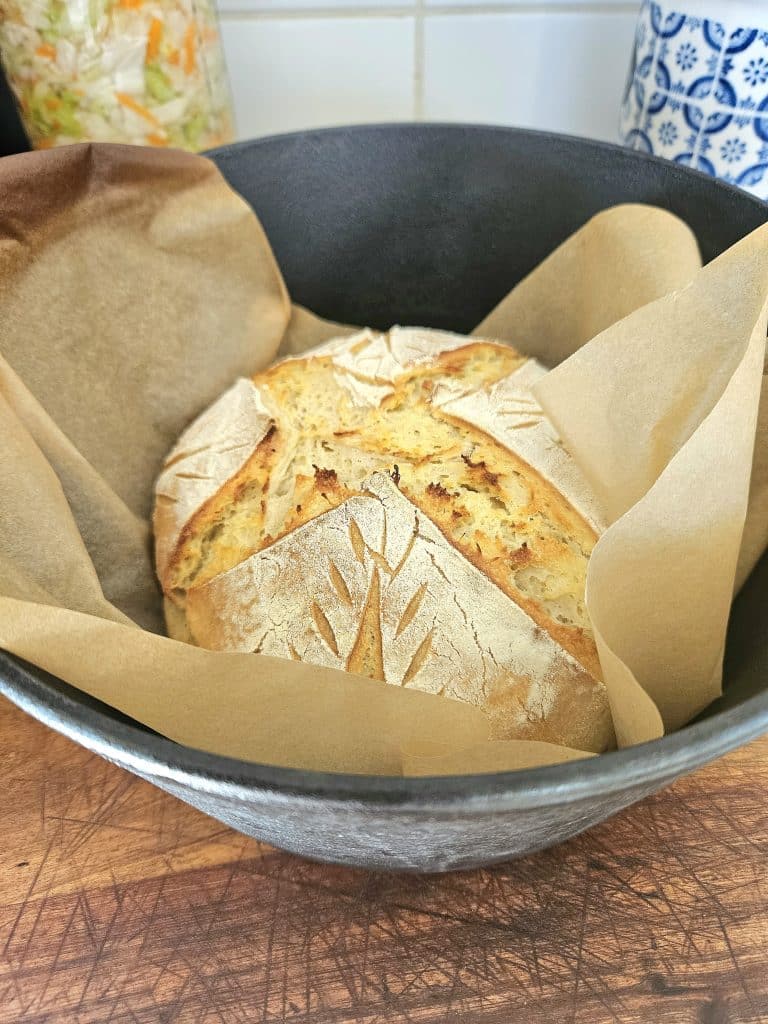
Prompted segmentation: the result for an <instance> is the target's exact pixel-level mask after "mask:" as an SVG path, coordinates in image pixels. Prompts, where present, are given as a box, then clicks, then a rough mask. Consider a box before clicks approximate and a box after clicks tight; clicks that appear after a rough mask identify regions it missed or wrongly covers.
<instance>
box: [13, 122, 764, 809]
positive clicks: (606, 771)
mask: <svg viewBox="0 0 768 1024" xmlns="http://www.w3.org/2000/svg"><path fill="white" fill-rule="evenodd" d="M371 131H375V132H381V131H383V132H385V133H386V132H396V133H402V132H408V133H412V134H414V135H428V134H432V133H434V132H436V131H441V132H443V131H447V132H449V133H451V134H454V133H455V134H461V133H467V132H469V133H472V134H475V133H478V134H484V135H491V134H496V133H502V134H510V135H515V136H519V137H525V136H532V137H536V138H539V139H556V140H559V141H562V142H564V143H566V144H568V143H574V144H576V145H578V146H581V147H589V148H593V149H596V150H602V151H607V152H610V153H612V154H613V155H614V156H616V155H621V157H622V158H623V159H625V160H628V161H631V162H636V161H638V160H640V161H650V162H653V163H657V164H663V165H665V166H669V162H668V161H666V160H663V159H662V158H660V157H656V156H653V155H651V154H647V153H642V152H638V151H636V150H628V149H626V148H625V147H623V146H620V145H617V144H614V143H609V142H603V141H600V140H594V139H584V138H581V137H578V136H573V135H565V134H561V133H558V132H547V131H534V130H532V129H521V128H512V127H505V126H501V125H483V124H463V123H460V122H402V123H400V122H391V123H377V124H360V125H351V126H341V127H333V128H318V129H309V130H303V131H295V132H287V133H282V134H273V135H268V136H264V137H261V138H258V139H247V140H243V141H241V142H236V143H233V144H231V145H229V146H223V147H219V148H217V149H214V150H210V151H209V152H208V153H206V156H209V157H211V158H213V159H214V160H215V161H217V162H218V161H220V160H221V161H224V162H225V161H226V158H227V156H228V155H229V154H231V153H234V152H237V151H241V150H244V149H251V148H258V147H260V146H265V145H269V144H273V143H274V142H276V141H290V140H298V139H301V140H303V141H311V139H312V138H313V137H316V136H329V135H330V136H332V135H334V134H335V135H339V136H348V135H349V134H352V133H354V134H364V133H367V132H371ZM677 171H678V173H683V174H685V175H693V176H694V177H696V178H699V179H702V180H706V181H707V182H708V187H710V188H716V189H723V190H726V191H728V192H730V193H732V194H734V195H736V196H738V199H739V201H740V202H745V201H746V202H750V203H752V204H754V205H756V206H757V207H758V208H759V209H760V210H761V211H762V212H763V213H764V214H765V217H766V219H767V220H768V204H766V203H763V202H762V201H761V200H759V199H757V198H756V197H754V196H750V195H749V194H748V193H745V192H743V191H742V190H740V189H737V188H736V187H735V186H731V185H729V184H728V183H726V182H722V181H719V180H717V179H713V178H711V177H709V176H708V175H706V174H704V173H702V172H700V171H697V170H695V169H693V168H689V167H684V166H679V165H678V167H677ZM52 678H53V677H51V676H49V675H48V674H47V673H45V672H43V671H42V670H40V669H38V668H36V667H35V666H33V665H30V664H28V663H26V662H24V661H22V660H21V659H19V658H16V657H15V656H13V655H10V654H8V653H7V652H5V651H1V650H0V693H1V694H3V695H4V696H5V697H7V698H8V699H9V700H11V701H12V702H13V703H14V704H16V705H17V706H18V707H19V708H21V709H22V710H23V711H25V712H27V713H28V714H30V715H31V716H32V717H33V718H36V719H37V720H38V721H40V722H42V723H43V724H45V725H47V726H49V727H51V728H53V729H54V730H55V731H57V732H60V733H62V734H63V735H64V736H66V737H68V738H69V739H72V740H74V741H76V742H78V743H80V744H81V745H83V746H85V747H87V748H88V749H90V750H92V751H93V752H95V753H97V754H100V755H101V756H103V757H105V758H107V759H108V760H110V761H113V762H116V763H118V764H119V765H121V766H123V767H125V768H128V769H130V770H132V771H133V772H135V773H137V774H139V775H143V776H145V777H146V776H149V777H151V778H152V780H153V781H156V782H158V783H159V784H161V785H162V783H163V782H164V781H166V782H167V783H168V785H169V786H173V785H174V784H175V785H180V786H182V787H184V788H189V789H193V790H196V791H198V792H209V793H214V794H217V795H225V794H226V795H228V796H231V797H232V798H234V799H241V800H246V801H247V800H249V799H251V798H252V797H253V795H254V794H255V793H258V794H259V795H260V796H262V797H263V798H265V799H269V800H270V801H271V802H272V803H279V802H286V801H290V802H295V801H297V800H304V801H308V802H322V803H323V804H328V803H329V802H330V803H336V804H347V805H349V804H355V805H358V806H368V807H374V806H378V807H381V808H382V809H384V808H386V807H389V808H392V809H394V808H397V810H398V811H399V812H408V811H409V810H410V811H412V812H414V813H423V812H424V810H425V809H428V808H429V809H431V810H434V811H436V812H438V813H440V812H443V813H450V812H451V811H452V810H457V809H461V810H462V811H465V812H466V811H468V810H469V809H470V808H471V807H474V808H475V809H476V810H483V809H485V810H487V811H497V810H503V809H507V808H508V809H522V808H526V807H535V806H540V805H542V804H544V803H546V804H549V805H551V804H562V803H569V802H572V801H578V800H579V799H583V798H586V797H594V796H596V795H598V794H601V793H613V792H617V791H622V790H629V789H632V788H633V787H637V786H643V785H644V786H646V787H647V788H648V789H651V788H656V787H657V786H660V785H662V784H663V783H664V782H666V781H669V780H671V779H673V778H674V777H676V776H678V775H680V774H683V773H685V772H688V771H692V770H693V769H695V768H697V767H699V766H700V765H703V764H705V763H707V762H708V761H711V760H714V759H715V758H717V757H720V756H721V755H723V754H725V753H727V752H728V751H730V750H733V749H735V748H736V747H738V746H741V745H743V744H746V743H748V742H749V741H751V740H753V739H755V738H757V737H758V736H760V735H761V734H762V733H765V732H768V690H766V691H765V692H762V693H759V694H756V695H753V696H751V697H748V698H747V699H746V700H744V701H743V702H742V703H740V704H739V705H737V706H736V707H733V708H729V709H726V710H723V711H718V712H715V713H714V714H713V715H712V716H711V717H709V718H707V719H705V720H703V721H699V722H696V723H694V724H692V725H688V726H685V727H683V728H682V729H679V730H678V731H676V732H674V733H671V734H669V735H667V736H664V737H662V738H660V739H657V740H652V741H649V742H647V743H642V744H638V745H636V746H633V747H627V748H625V749H623V750H618V751H612V752H610V753H607V754H602V755H600V756H597V757H588V758H584V759H582V760H578V761H570V762H565V763H561V764H555V765H547V766H544V767H539V768H527V769H520V770H516V771H505V772H492V773H491V772H489V773H483V774H473V775H439V776H422V777H400V776H384V775H381V776H379V775H359V774H351V773H336V772H319V771H313V770H308V769H299V768H287V767H279V766H275V765H266V764H260V763H257V762H250V761H244V760H240V759H238V758H232V757H227V756H224V755H220V754H211V753H207V752H205V751H202V750H197V749H195V748H192V747H187V746H183V745H181V744H177V743H175V742H174V741H172V740H168V739H166V738H164V737H162V736H159V735H157V734H155V733H152V732H150V731H147V730H146V729H145V728H143V727H142V726H140V725H138V724H132V723H130V722H123V721H119V720H117V719H115V718H113V717H112V716H111V715H110V714H108V713H107V712H106V711H102V710H101V709H100V708H98V707H92V706H89V705H88V704H87V703H86V702H85V701H84V700H83V699H82V698H81V697H78V696H77V693H78V691H77V689H76V688H75V687H71V686H68V685H67V684H64V685H65V687H66V689H65V690H61V689H60V688H59V687H58V686H57V685H54V684H53V683H51V682H49V681H48V680H49V679H52ZM59 682H61V681H59Z"/></svg>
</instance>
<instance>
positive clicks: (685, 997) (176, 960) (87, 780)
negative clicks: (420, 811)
mask: <svg viewBox="0 0 768 1024" xmlns="http://www.w3.org/2000/svg"><path fill="white" fill-rule="evenodd" d="M0 736H1V737H2V747H1V748H0V749H1V750H2V753H1V754H0V757H1V764H2V788H0V813H1V818H0V822H1V824H2V837H1V838H0V948H2V955H1V956H0V1024H33V1022H34V1024H59V1022H61V1024H65V1022H66V1024H254V1022H262V1021H263V1022H269V1021H293V1022H302V1021H311V1022H313V1024H346V1022H353V1021H354V1022H357V1021H361V1022H365V1024H378V1022H387V1024H397V1022H405V1021H409V1022H414V1024H431V1022H436V1024H437V1022H440V1024H443V1022H447V1024H451V1022H455V1024H458V1022H469V1024H561V1022H562V1024H566V1022H568V1024H603V1022H605V1024H607V1022H621V1024H624V1022H641V1021H642V1022H644V1024H645V1022H649V1021H651V1022H653V1024H685V1022H691V1024H731V1022H750V1024H751V1022H763V1021H768V871H767V870H766V869H767V868H768V793H767V789H768V739H764V740H760V741H758V742H757V743H754V744H753V745H752V746H750V747H747V748H745V749H743V750H741V751H738V752H737V753H735V754H733V755H731V756H730V757H728V758H726V759H725V760H722V761H720V762H719V763H717V764H715V765H713V766H711V767H709V768H706V769H704V770H702V771H700V772H699V773H698V774H696V775H694V776H691V777H690V778H688V779H685V780H683V781H681V782H679V783H678V784H677V785H675V786H673V787H672V788H671V789H669V790H667V791H666V792H665V793H662V794H659V795H657V796H655V797H652V798H650V799H648V800H646V801H644V802H643V803H642V804H640V805H639V806H637V807H636V808H634V809H631V810H629V811H627V812H625V813H623V814H621V815H619V816H618V817H617V818H615V819H614V820H613V821H611V822H608V823H606V824H604V825H603V826H600V827H598V828H596V829H594V830H593V831H592V832H590V833H588V834H587V835H585V836H581V837H579V838H577V839H575V840H573V841H571V842H569V843H567V844H565V845H563V846H560V847H559V848H556V849H554V850H549V851H546V852H544V853H542V854H539V855H537V856H534V857H529V858H527V859H525V860H521V861H517V862H514V863H510V864H506V865H503V866H500V867H494V868H491V869H488V870H482V871H473V872H471V873H466V874H452V875H444V876H428V877H418V876H402V875H389V874H372V873H368V872H364V871H353V870H348V869H344V868H334V867H326V866H322V865H317V864H312V863H309V862H307V861H304V860H301V859H299V858H297V857H293V856H290V855H288V854H283V853H279V852H278V851H276V850H274V849H271V848H270V847H267V846H263V845H260V844H258V843H256V842H254V841H253V840H250V839H246V838H244V837H243V836H240V835H238V834H237V833H235V832H232V831H231V830H230V829H227V828H224V827H222V826H221V825H220V824H218V823H217V822H215V821H212V820H211V819H209V818H206V817H204V816H203V815H202V814H200V813H198V812H196V811H193V810H192V809H191V808H188V807H186V806H185V805H184V804H182V803H180V802H178V801H176V800H174V799H173V798H172V797H169V796H166V795H164V794H163V793H160V792H159V791H158V790H155V789H154V788H153V787H152V786H150V785H148V784H146V783H144V782H141V781H139V780H138V779H135V778H133V777H132V776H130V775H128V774H126V773H125V772H123V771H121V770H119V769H117V768H114V767H112V766H111V765H108V764H106V763H105V762H103V761H101V760H100V759H99V758H97V757H94V756H92V755H91V754H88V753H87V752H86V751H84V750H82V749H80V748H79V747H77V746H75V745H74V744H72V743H70V742H69V741H68V740H65V739H63V738H62V737H60V736H58V735H56V734H55V733H53V732H50V731H49V730H47V729H46V728H44V727H43V726H41V725H38V724H37V723H36V722H33V721H32V720H31V719H28V718H26V717H25V716H24V715H22V714H21V712H19V711H17V710H16V709H15V708H13V707H12V706H11V705H9V704H7V703H5V702H2V703H0Z"/></svg>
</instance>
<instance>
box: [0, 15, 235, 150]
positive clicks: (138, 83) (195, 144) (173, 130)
mask: <svg viewBox="0 0 768 1024" xmlns="http://www.w3.org/2000/svg"><path fill="white" fill-rule="evenodd" d="M0 54H1V55H2V60H3V64H4V66H5V72H6V76H7V78H8V82H9V84H10V86H11V88H12V89H13V91H14V93H15V95H16V99H17V101H18V104H19V107H20V110H21V115H22V119H23V121H24V125H25V127H26V130H27V133H28V135H29V138H30V141H31V143H32V145H33V146H34V147H35V148H38V149H39V148H47V147H50V146H61V145H66V144H67V143H72V142H86V141H90V142H125V143H133V144H136V145H142V146H173V147H177V148H180V149H188V150H201V149H207V148H209V147H211V146H217V145H220V144H222V143H225V142H229V141H231V139H232V137H233V117H232V101H231V97H230V92H229V83H228V80H227V73H226V67H225V64H224V55H223V52H222V49H221V40H220V37H219V29H218V20H217V14H216V7H215V0H0Z"/></svg>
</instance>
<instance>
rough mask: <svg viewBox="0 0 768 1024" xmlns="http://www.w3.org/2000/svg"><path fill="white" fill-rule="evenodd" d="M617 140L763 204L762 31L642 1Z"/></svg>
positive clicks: (766, 100)
mask: <svg viewBox="0 0 768 1024" xmlns="http://www.w3.org/2000/svg"><path fill="white" fill-rule="evenodd" d="M678 2H680V3H681V5H683V4H684V3H685V0H678ZM767 7H768V5H767ZM621 138H622V141H623V142H624V143H625V145H627V146H630V147H631V148H632V149H638V150H641V151H642V152H645V153H655V154H656V155H658V156H663V157H666V158H667V159H669V160H674V161H675V162H676V163H680V164H687V165H688V166H690V167H696V168H697V169H698V170H700V171H704V172H706V173H707V174H712V175H716V176H717V177H720V178H723V179H724V180H725V181H728V182H731V183H732V184H735V185H739V186H741V187H742V188H746V189H749V191H751V192H754V193H755V194H756V195H758V196H760V198H761V199H768V31H764V30H760V29H757V28H751V27H738V28H733V27H731V28H728V29H726V28H725V27H724V26H723V25H722V24H721V23H720V22H718V21H714V20H712V19H708V18H696V17H691V16H690V15H687V14H684V13H682V12H678V11H676V10H675V9H674V6H672V7H670V6H667V5H666V4H663V3H658V2H655V0H645V2H644V3H643V7H642V9H641V11H640V18H639V21H638V25H637V31H636V33H635V45H634V51H633V54H632V62H631V66H630V71H629V76H628V80H627V87H626V90H625V93H624V101H623V103H622V108H621Z"/></svg>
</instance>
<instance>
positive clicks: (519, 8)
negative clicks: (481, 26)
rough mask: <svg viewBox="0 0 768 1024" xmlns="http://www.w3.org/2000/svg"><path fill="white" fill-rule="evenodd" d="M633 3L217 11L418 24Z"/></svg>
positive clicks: (421, 1) (629, 8) (618, 9)
mask: <svg viewBox="0 0 768 1024" xmlns="http://www.w3.org/2000/svg"><path fill="white" fill-rule="evenodd" d="M636 6H637V5H636V3H634V0H627V2H624V0H621V2H620V3H619V2H616V3H610V2H602V3H590V2H585V3H580V4H567V3H546V4H541V5H534V4H531V3H526V4H518V3H515V2H514V0H513V2H511V3H510V2H507V3H504V2H502V3H479V4H461V3H459V4H434V5H429V6H427V4H426V2H425V0H415V2H414V3H413V4H406V5H394V6H391V7H385V6H382V7H356V6H350V7H333V6H329V7H325V6H321V7H295V6H293V5H291V4H288V5H287V6H285V7H263V8H260V7H258V6H253V7H242V8H236V7H231V8H230V7H227V8H224V9H220V13H219V17H220V19H221V21H222V22H226V21H273V20H279V19H280V18H285V19H286V20H288V19H290V20H294V19H297V18H304V19H307V20H312V19H313V18H318V19H319V18H323V19H324V18H346V19H349V20H356V19H365V18H403V17H415V18H416V21H417V23H418V22H419V21H421V22H422V23H423V20H424V17H425V16H426V15H429V17H446V16H457V15H459V16H461V15H492V14H555V15H557V14H626V13H627V12H634V11H635V9H636Z"/></svg>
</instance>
